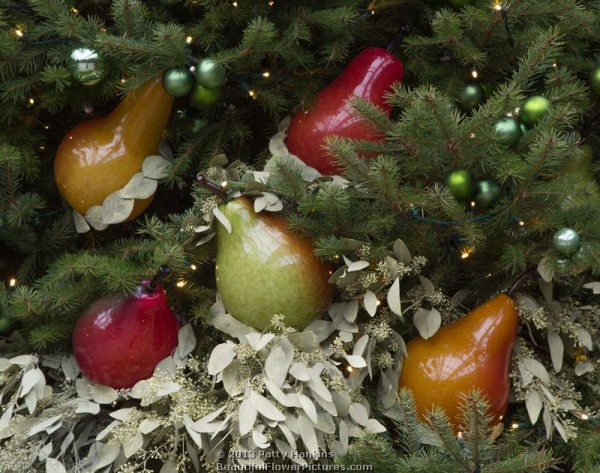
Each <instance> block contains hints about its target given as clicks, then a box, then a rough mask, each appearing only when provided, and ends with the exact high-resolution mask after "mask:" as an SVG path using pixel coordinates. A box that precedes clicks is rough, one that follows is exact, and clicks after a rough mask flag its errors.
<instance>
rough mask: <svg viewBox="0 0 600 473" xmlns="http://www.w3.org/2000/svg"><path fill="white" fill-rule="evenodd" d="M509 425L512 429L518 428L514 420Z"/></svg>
mask: <svg viewBox="0 0 600 473" xmlns="http://www.w3.org/2000/svg"><path fill="white" fill-rule="evenodd" d="M511 427H512V428H513V429H518V428H519V424H517V423H516V422H513V423H512V424H511Z"/></svg>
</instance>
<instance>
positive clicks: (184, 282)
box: [176, 279, 187, 287]
mask: <svg viewBox="0 0 600 473" xmlns="http://www.w3.org/2000/svg"><path fill="white" fill-rule="evenodd" d="M186 284H187V281H184V280H183V279H182V280H181V281H177V284H176V286H177V287H184V286H185V285H186Z"/></svg>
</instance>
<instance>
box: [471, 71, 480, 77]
mask: <svg viewBox="0 0 600 473" xmlns="http://www.w3.org/2000/svg"><path fill="white" fill-rule="evenodd" d="M471 76H472V77H473V79H477V78H478V77H479V72H477V71H476V70H475V69H473V70H472V71H471Z"/></svg>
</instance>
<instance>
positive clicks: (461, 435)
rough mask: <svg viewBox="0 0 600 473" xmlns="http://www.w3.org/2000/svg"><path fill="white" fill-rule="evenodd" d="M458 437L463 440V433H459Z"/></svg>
mask: <svg viewBox="0 0 600 473" xmlns="http://www.w3.org/2000/svg"><path fill="white" fill-rule="evenodd" d="M457 437H458V438H459V439H461V438H463V433H462V432H460V431H459V432H458V435H457Z"/></svg>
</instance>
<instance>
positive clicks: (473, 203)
mask: <svg viewBox="0 0 600 473" xmlns="http://www.w3.org/2000/svg"><path fill="white" fill-rule="evenodd" d="M476 205H477V204H476V203H475V201H474V200H472V201H471V207H473V208H475V206H476Z"/></svg>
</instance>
